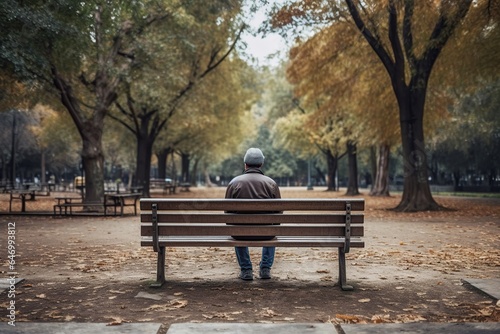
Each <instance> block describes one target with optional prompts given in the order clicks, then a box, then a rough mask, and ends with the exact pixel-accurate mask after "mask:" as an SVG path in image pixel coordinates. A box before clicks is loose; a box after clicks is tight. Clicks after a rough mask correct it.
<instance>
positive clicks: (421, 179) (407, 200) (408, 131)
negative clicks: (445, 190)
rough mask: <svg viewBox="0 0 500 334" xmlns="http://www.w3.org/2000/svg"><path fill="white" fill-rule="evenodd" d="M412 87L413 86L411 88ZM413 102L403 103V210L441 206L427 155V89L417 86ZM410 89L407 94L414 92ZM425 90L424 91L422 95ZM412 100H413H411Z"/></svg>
mask: <svg viewBox="0 0 500 334" xmlns="http://www.w3.org/2000/svg"><path fill="white" fill-rule="evenodd" d="M410 89H411V85H410V88H409V89H408V90H410ZM413 89H415V90H416V91H414V92H412V93H413V97H414V98H413V99H412V100H411V103H408V104H406V106H407V107H406V108H405V107H402V106H400V112H401V115H400V118H401V137H402V144H403V170H404V188H403V196H402V198H401V202H400V203H399V204H398V206H397V207H396V210H398V211H403V212H414V211H428V210H438V209H440V206H439V205H438V204H437V203H436V202H435V201H434V198H433V197H432V194H431V190H430V187H429V180H428V172H427V155H426V153H425V145H424V131H423V130H424V129H423V108H424V100H425V91H424V92H419V89H417V88H413ZM412 93H411V92H410V91H408V92H407V96H411V94H412ZM422 94H423V95H422ZM408 102H410V101H408Z"/></svg>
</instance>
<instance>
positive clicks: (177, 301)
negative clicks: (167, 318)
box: [146, 299, 188, 311]
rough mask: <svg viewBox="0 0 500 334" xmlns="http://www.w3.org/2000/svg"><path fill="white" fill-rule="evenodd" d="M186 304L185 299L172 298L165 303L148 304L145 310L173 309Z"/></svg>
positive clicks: (183, 306)
mask: <svg viewBox="0 0 500 334" xmlns="http://www.w3.org/2000/svg"><path fill="white" fill-rule="evenodd" d="M187 305H188V301H187V300H183V299H174V300H171V301H169V302H168V303H166V304H161V305H160V304H155V305H151V306H149V307H148V308H147V309H146V310H148V311H173V310H177V309H181V308H185V307H186V306H187Z"/></svg>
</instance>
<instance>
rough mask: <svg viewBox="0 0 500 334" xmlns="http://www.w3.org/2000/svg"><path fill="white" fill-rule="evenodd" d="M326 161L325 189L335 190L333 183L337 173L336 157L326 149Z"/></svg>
mask: <svg viewBox="0 0 500 334" xmlns="http://www.w3.org/2000/svg"><path fill="white" fill-rule="evenodd" d="M325 155H326V163H327V168H328V172H327V175H328V177H327V182H326V185H327V189H326V191H336V190H337V188H336V185H335V174H336V173H337V167H338V157H337V156H335V155H333V154H332V152H331V151H329V150H328V151H326V153H325Z"/></svg>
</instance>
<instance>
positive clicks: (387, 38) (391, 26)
mask: <svg viewBox="0 0 500 334" xmlns="http://www.w3.org/2000/svg"><path fill="white" fill-rule="evenodd" d="M471 4H472V1H471V0H465V1H460V2H456V3H455V2H451V1H439V2H438V1H432V2H428V1H419V2H417V1H413V0H405V1H399V0H388V1H379V0H372V1H355V0H345V1H328V2H324V3H318V2H309V1H299V2H294V3H293V4H291V5H290V4H287V5H285V6H284V7H283V10H282V11H278V12H277V13H276V14H275V16H274V21H275V22H277V24H275V26H279V24H280V23H281V22H285V23H293V22H308V23H311V22H312V23H313V24H316V25H317V26H325V25H326V24H327V23H328V22H332V21H334V22H338V21H348V22H353V23H354V24H355V26H356V27H357V29H358V30H359V31H360V33H361V35H362V36H363V37H364V38H365V40H366V41H368V44H369V45H370V47H371V48H372V50H374V53H375V54H376V55H377V57H378V59H379V61H380V63H381V64H382V65H383V67H384V68H385V71H386V72H387V73H388V74H389V75H388V77H389V79H390V82H391V87H392V89H393V91H394V95H395V97H396V101H397V104H398V111H399V119H400V124H401V138H402V146H403V159H404V165H405V166H404V168H405V188H404V192H403V197H402V200H401V202H400V204H399V205H398V207H397V209H398V210H401V211H420V210H433V209H439V208H440V207H439V205H437V203H436V202H435V201H434V199H433V198H432V195H431V193H430V189H429V183H428V176H427V168H428V164H427V157H426V154H425V152H426V150H425V145H424V143H425V142H424V123H423V120H424V107H425V105H426V102H427V98H428V94H427V93H428V89H427V88H428V86H429V82H430V81H429V80H430V79H431V73H433V68H434V65H435V64H436V61H437V59H438V58H439V56H440V55H441V53H442V51H443V50H444V48H445V46H446V45H448V44H449V43H448V42H449V41H450V40H451V39H453V37H456V38H457V40H460V43H461V44H469V45H472V43H470V42H471V41H472V40H473V41H474V43H475V44H476V45H477V44H480V43H477V41H478V40H481V41H484V40H486V39H487V37H488V36H489V35H498V33H497V32H496V31H498V29H497V25H496V24H495V21H494V17H496V16H495V15H498V8H497V6H496V3H495V2H492V1H489V0H484V1H478V2H475V3H474V5H473V6H472V5H471ZM471 8H472V11H473V12H474V13H475V15H470V16H469V17H473V18H474V20H467V19H466V16H467V14H468V13H469V11H470V10H471ZM484 18H486V19H484ZM464 19H465V20H464ZM471 22H474V23H476V24H477V23H479V24H477V25H476V24H470V23H471ZM465 23H467V25H465ZM457 29H458V33H461V34H458V33H457ZM457 36H459V37H457ZM460 43H459V44H460ZM496 45H498V43H496ZM462 49H463V47H462V48H461V49H460V50H462ZM487 49H488V48H485V47H483V48H482V50H487ZM489 49H491V48H489ZM466 55H468V54H462V57H465V56H466Z"/></svg>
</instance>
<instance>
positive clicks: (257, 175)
mask: <svg viewBox="0 0 500 334" xmlns="http://www.w3.org/2000/svg"><path fill="white" fill-rule="evenodd" d="M226 198H251V199H259V198H262V199H265V198H281V194H280V190H279V187H278V185H277V184H276V182H274V180H273V179H271V178H270V177H267V176H265V175H264V174H263V173H262V171H261V170H260V168H255V167H250V168H248V169H247V170H246V171H245V173H244V174H242V175H239V176H237V177H235V178H234V179H232V180H231V182H229V185H228V187H227V189H226Z"/></svg>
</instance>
